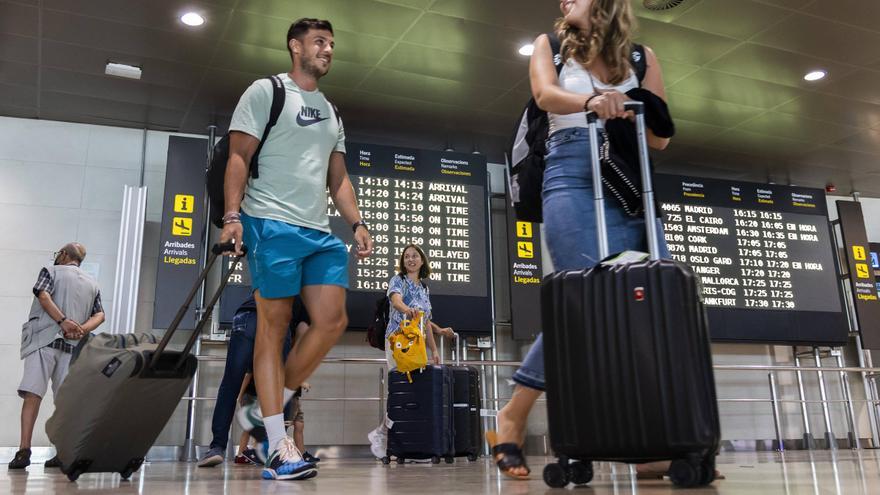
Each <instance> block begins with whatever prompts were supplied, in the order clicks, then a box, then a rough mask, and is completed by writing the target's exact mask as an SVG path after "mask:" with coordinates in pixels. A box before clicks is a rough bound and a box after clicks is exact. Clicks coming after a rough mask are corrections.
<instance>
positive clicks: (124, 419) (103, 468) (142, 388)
mask: <svg viewBox="0 0 880 495" xmlns="http://www.w3.org/2000/svg"><path fill="white" fill-rule="evenodd" d="M230 247H231V246H229V245H226V246H220V245H216V246H214V249H213V250H212V253H211V255H210V257H209V258H208V263H207V265H206V267H205V269H204V270H203V271H202V273H201V274H200V275H199V278H198V280H197V281H196V284H195V286H194V287H193V288H192V290H191V291H190V293H189V295H188V296H187V299H186V302H184V304H183V306H182V307H181V308H180V310H179V311H178V312H177V315H176V316H175V318H174V320H173V321H172V323H171V325H170V326H169V327H168V330H167V331H166V332H165V335H164V337H163V338H162V341H161V342H159V343H158V344H157V343H156V338H155V337H154V336H152V335H150V334H126V335H110V334H97V335H95V336H92V337H91V338H90V339H89V340H88V341H84V342H81V343H80V345H79V346H77V351H78V352H76V353H75V360H74V361H73V362H72V364H71V366H70V371H69V373H68V376H67V378H66V379H65V380H64V383H63V384H62V385H61V387H60V388H59V389H58V394H57V395H56V396H55V412H54V413H53V414H52V417H50V418H49V420H48V422H47V423H46V432H47V433H48V435H49V440H50V441H51V442H52V444H53V445H55V448H56V449H57V451H58V458H59V459H60V460H61V464H62V468H61V469H62V471H63V472H64V473H65V474H66V475H67V477H68V479H70V480H71V481H76V479H77V478H79V476H80V475H82V474H84V473H88V472H118V473H120V475H122V478H123V479H128V478H129V477H130V476H131V475H132V474H133V473H134V472H135V471H137V470H138V469H139V468H140V466H141V464H142V463H143V462H144V458H145V457H146V455H147V451H148V450H149V449H150V447H152V446H153V443H154V442H155V441H156V438H157V437H158V436H159V433H161V432H162V429H163V428H164V427H165V424H166V423H167V422H168V420H169V419H170V418H171V415H172V414H173V413H174V410H175V409H176V408H177V406H178V405H179V404H180V399H181V397H183V394H184V393H185V392H186V390H187V389H188V388H189V385H190V383H191V382H192V378H193V375H194V374H195V371H196V367H197V360H196V357H195V356H194V355H192V354H190V349H192V346H193V344H195V342H196V340H197V338H198V336H199V334H200V333H201V330H202V328H203V327H204V326H205V323H206V321H207V320H208V318H209V316H210V314H211V309H212V308H213V307H214V305H215V304H216V303H217V299H218V298H219V296H220V294H221V293H222V292H223V288H224V287H225V286H226V282H227V281H228V278H226V279H224V280H223V281H222V282H221V285H220V288H219V289H217V292H216V294H214V296H213V297H212V298H211V301H210V303H209V304H208V305H207V307H206V311H205V313H204V315H205V316H203V317H202V318H201V319H200V320H199V322H198V324H197V325H196V328H195V330H193V332H192V335H191V336H190V338H189V341H188V342H187V344H186V347H184V349H183V350H182V351H172V350H169V349H166V345H167V344H168V342H169V341H170V340H171V337H172V335H173V334H174V333H175V331H176V330H177V327H178V326H179V325H180V322H181V320H182V319H183V317H184V315H185V313H186V311H187V309H189V305H190V304H191V303H192V300H193V297H194V296H195V294H196V292H197V291H198V288H199V287H200V286H201V284H202V282H203V281H204V280H205V277H206V276H207V274H208V272H209V271H210V270H211V267H212V266H213V264H214V262H215V261H216V259H217V256H218V255H219V254H220V253H221V252H223V251H224V250H225V249H229V248H230ZM237 260H238V259H237V258H236V259H235V261H237ZM232 273H233V272H230V275H232Z"/></svg>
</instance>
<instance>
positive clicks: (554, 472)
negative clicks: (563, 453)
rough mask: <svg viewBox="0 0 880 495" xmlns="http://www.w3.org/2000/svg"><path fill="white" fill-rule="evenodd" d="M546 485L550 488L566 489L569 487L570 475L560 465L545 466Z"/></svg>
mask: <svg viewBox="0 0 880 495" xmlns="http://www.w3.org/2000/svg"><path fill="white" fill-rule="evenodd" d="M544 483H547V486H549V487H550V488H565V486H566V485H568V475H567V473H566V472H565V468H564V467H562V465H561V464H559V463H552V464H547V465H546V466H544Z"/></svg>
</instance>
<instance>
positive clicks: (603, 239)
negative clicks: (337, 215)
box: [587, 101, 660, 260]
mask: <svg viewBox="0 0 880 495" xmlns="http://www.w3.org/2000/svg"><path fill="white" fill-rule="evenodd" d="M624 109H625V110H628V111H632V112H633V113H634V114H635V116H636V138H637V141H638V143H639V170H640V172H641V177H642V203H643V204H644V209H645V232H646V233H647V237H648V253H649V254H650V259H652V260H656V259H658V258H659V257H660V238H659V234H658V232H657V228H656V221H655V219H656V218H657V209H656V208H655V206H654V185H653V181H652V178H651V165H650V158H649V156H648V134H647V130H646V127H645V104H644V103H642V102H640V101H628V102H626V103H624ZM598 122H599V116H598V115H596V112H587V127H588V128H589V136H590V158H591V160H590V162H591V167H592V171H593V194H594V199H593V202H594V203H595V210H596V230H597V231H598V232H597V233H598V236H597V238H598V242H599V258H600V259H604V258H606V257H608V254H609V253H608V225H607V224H606V222H605V189H604V187H603V186H602V167H601V164H600V162H599V132H598V130H597V124H598Z"/></svg>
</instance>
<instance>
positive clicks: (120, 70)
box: [104, 62, 141, 79]
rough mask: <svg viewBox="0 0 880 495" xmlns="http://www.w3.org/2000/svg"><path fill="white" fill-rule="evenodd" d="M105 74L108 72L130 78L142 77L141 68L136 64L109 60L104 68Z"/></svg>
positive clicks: (109, 74)
mask: <svg viewBox="0 0 880 495" xmlns="http://www.w3.org/2000/svg"><path fill="white" fill-rule="evenodd" d="M104 74H107V75H108V76H116V77H125V78H128V79H140V78H141V68H140V67H137V66H134V65H128V64H117V63H116V62H107V66H106V67H105V68H104Z"/></svg>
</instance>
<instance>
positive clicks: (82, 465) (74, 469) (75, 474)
mask: <svg viewBox="0 0 880 495" xmlns="http://www.w3.org/2000/svg"><path fill="white" fill-rule="evenodd" d="M91 465H92V461H90V460H87V459H85V460H82V459H81V460H76V461H73V462H72V463H71V465H70V470H68V471H67V479H69V480H70V481H76V480H78V479H79V477H80V475H82V474H85V473H86V472H87V471H88V470H89V466H91Z"/></svg>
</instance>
